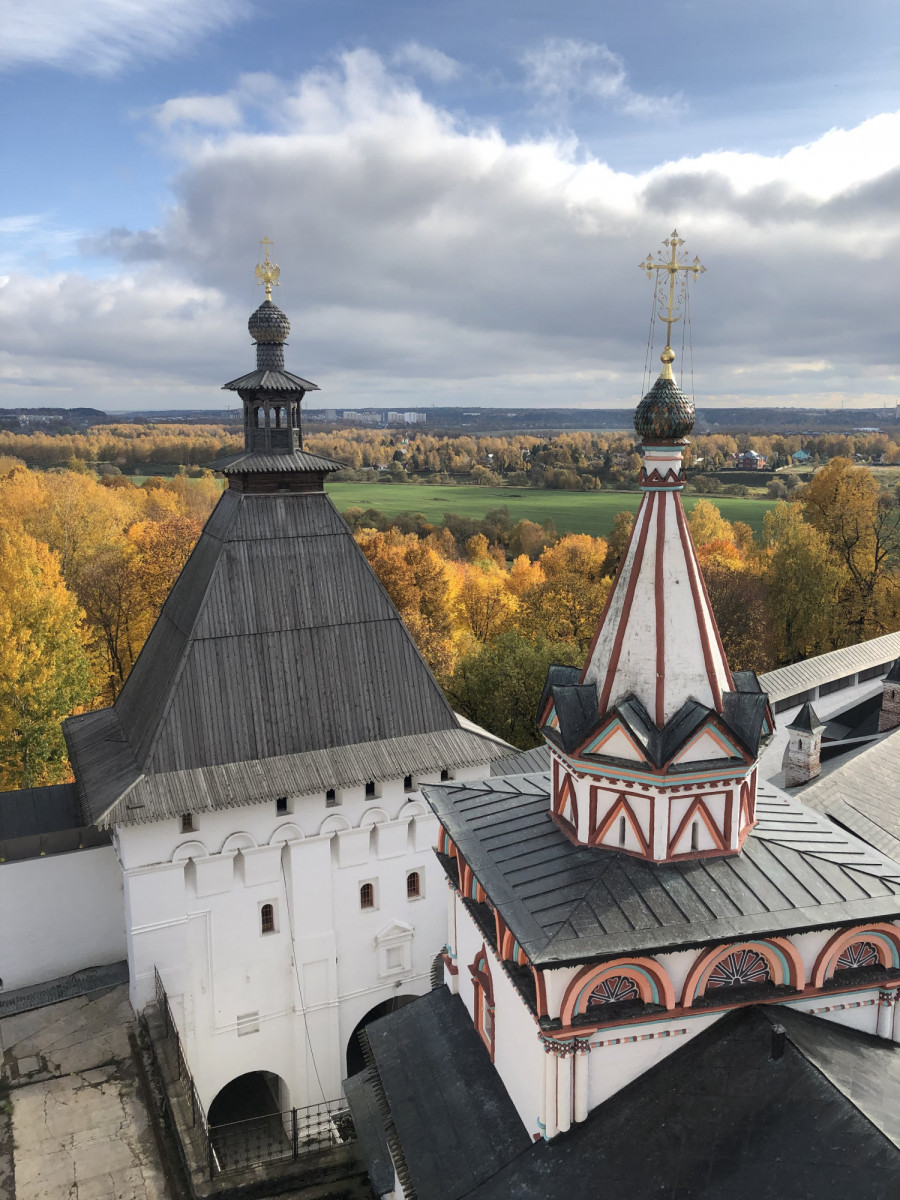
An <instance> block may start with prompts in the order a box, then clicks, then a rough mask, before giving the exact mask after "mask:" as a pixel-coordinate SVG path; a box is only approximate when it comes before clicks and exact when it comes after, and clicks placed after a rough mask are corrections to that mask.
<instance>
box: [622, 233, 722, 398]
mask: <svg viewBox="0 0 900 1200" xmlns="http://www.w3.org/2000/svg"><path fill="white" fill-rule="evenodd" d="M663 245H664V246H667V247H668V248H669V257H668V259H664V258H663V257H662V252H660V254H659V255H658V257H657V258H655V259H654V257H653V255H652V253H651V254H648V255H647V258H646V259H645V261H644V262H642V263H639V264H638V265H639V266H640V268H641V270H642V271H646V272H647V277H648V279H649V278H652V272H653V271H655V272H656V287H655V291H656V303H657V304H658V305H659V318H660V320H661V321H665V323H666V348H665V350H663V352H662V354H661V355H660V358H661V359H662V361H663V366H664V368H665V370H664V374H667V376H668V377H669V378H671V374H672V372H671V366H670V364H671V363H672V362H673V361H674V358H675V355H674V353H673V352H672V326H673V325H674V324H675V322H676V321H680V320H681V318H682V317H683V316H684V305H685V301H686V299H687V284H688V275H693V277H694V278H695V279H696V278H697V276H698V275H702V274H703V272H704V271H705V270H706V267H704V266H701V264H700V259H699V258H695V259H694V261H693V262H692V263H689V262H688V261H687V255H686V254H685V255H684V257H683V258H680V259H679V256H678V251H679V249H680V248H681V247H682V246H683V245H684V238H680V237H679V236H678V230H677V229H673V230H672V236H671V237H667V238H666V239H665V241H664V242H663Z"/></svg>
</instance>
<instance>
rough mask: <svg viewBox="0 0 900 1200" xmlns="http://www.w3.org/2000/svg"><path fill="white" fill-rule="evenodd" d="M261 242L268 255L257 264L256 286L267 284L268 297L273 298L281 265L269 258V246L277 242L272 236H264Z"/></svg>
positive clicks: (279, 276) (268, 298)
mask: <svg viewBox="0 0 900 1200" xmlns="http://www.w3.org/2000/svg"><path fill="white" fill-rule="evenodd" d="M259 244H260V246H262V247H263V248H264V250H265V255H266V257H265V261H264V262H261V263H257V264H256V286H257V287H259V285H260V284H261V283H264V284H265V285H266V299H267V300H271V299H272V288H273V287H278V286H279V283H278V280H279V279H280V278H281V267H279V266H278V264H277V263H273V262H270V260H269V247H270V246H274V245H275V243H274V242H273V241H272V240H271V239H270V238H268V237H264V238H263V239H262V241H261V242H260V243H259Z"/></svg>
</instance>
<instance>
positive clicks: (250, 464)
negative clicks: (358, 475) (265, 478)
mask: <svg viewBox="0 0 900 1200" xmlns="http://www.w3.org/2000/svg"><path fill="white" fill-rule="evenodd" d="M206 465H207V466H208V467H209V469H210V470H211V471H221V472H222V474H223V475H241V474H244V473H245V472H250V473H253V474H255V473H259V472H267V471H313V472H317V471H325V472H328V471H342V470H343V469H344V465H345V464H344V463H339V462H337V461H336V460H335V459H333V458H324V457H323V456H322V455H321V454H308V453H307V452H306V451H305V450H292V451H291V452H287V451H283V452H281V453H279V452H278V451H277V450H270V451H268V452H264V451H262V450H241V451H240V452H239V453H238V454H229V455H227V456H226V457H225V458H217V459H215V461H214V462H211V463H207V464H206Z"/></svg>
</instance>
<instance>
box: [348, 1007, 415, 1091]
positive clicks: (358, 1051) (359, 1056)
mask: <svg viewBox="0 0 900 1200" xmlns="http://www.w3.org/2000/svg"><path fill="white" fill-rule="evenodd" d="M418 999H419V997H418V996H391V998H390V1000H383V1001H382V1002H381V1004H376V1005H375V1007H374V1008H370V1009H369V1011H368V1012H367V1013H366V1015H365V1016H364V1017H363V1019H362V1020H361V1021H360V1022H359V1024H358V1025H357V1026H356V1028H355V1029H354V1030H353V1032H352V1033H351V1034H350V1040H349V1041H348V1042H347V1076H348V1078H349V1076H351V1075H358V1074H359V1073H360V1071H364V1070H365V1066H366V1060H365V1058H363V1052H362V1043H361V1042H360V1040H359V1035H360V1033H361V1031H362V1030H363V1029H365V1027H366V1026H367V1025H369V1024H371V1022H372V1021H377V1020H378V1018H379V1017H386V1016H387V1014H388V1013H392V1012H396V1011H397V1009H398V1008H403V1007H404V1006H405V1005H407V1004H412V1002H413V1000H418Z"/></svg>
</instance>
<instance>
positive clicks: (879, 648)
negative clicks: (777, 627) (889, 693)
mask: <svg viewBox="0 0 900 1200" xmlns="http://www.w3.org/2000/svg"><path fill="white" fill-rule="evenodd" d="M896 658H900V633H886V634H884V635H883V636H882V637H877V638H870V639H869V641H867V642H857V643H856V645H854V646H844V647H843V649H841V650H830V651H829V652H828V653H827V654H817V655H816V656H815V658H805V659H804V660H803V661H802V662H797V663H791V665H790V666H788V667H779V668H778V669H777V670H775V671H768V672H767V673H766V674H765V675H760V677H759V683H760V687H761V688H762V690H763V691H764V692H767V693H768V696H769V700H770V701H772V702H773V703H777V702H778V701H779V700H784V699H785V698H786V697H788V696H795V695H798V694H799V693H801V692H806V691H809V690H810V689H811V688H814V687H820V686H821V685H822V684H823V683H832V682H833V681H834V680H836V679H843V678H844V677H845V676H847V675H855V674H856V673H857V672H858V671H865V670H867V669H868V668H870V667H878V666H882V665H883V664H884V663H889V662H892V661H893V660H894V659H896Z"/></svg>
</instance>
